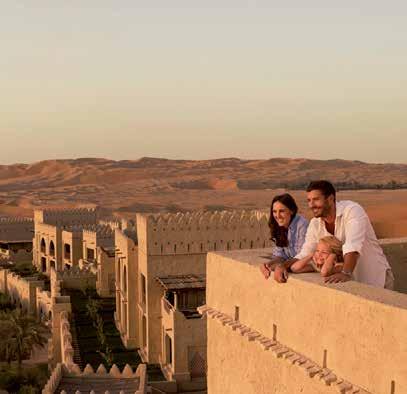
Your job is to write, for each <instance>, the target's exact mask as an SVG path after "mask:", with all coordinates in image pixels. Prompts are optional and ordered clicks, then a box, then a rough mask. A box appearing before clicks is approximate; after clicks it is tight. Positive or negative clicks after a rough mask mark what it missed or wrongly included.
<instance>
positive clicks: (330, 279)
mask: <svg viewBox="0 0 407 394" xmlns="http://www.w3.org/2000/svg"><path fill="white" fill-rule="evenodd" d="M358 258H359V253H358V252H349V253H346V254H345V256H343V261H344V263H343V268H342V272H338V273H336V274H332V275H330V276H327V277H326V279H325V282H326V283H339V282H347V281H348V280H351V279H352V272H353V270H354V269H355V267H356V264H357V262H358Z"/></svg>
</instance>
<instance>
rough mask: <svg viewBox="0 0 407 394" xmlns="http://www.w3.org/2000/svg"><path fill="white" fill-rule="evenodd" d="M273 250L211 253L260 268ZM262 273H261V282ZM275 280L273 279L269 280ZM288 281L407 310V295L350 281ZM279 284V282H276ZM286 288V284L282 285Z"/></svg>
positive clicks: (308, 276) (308, 277)
mask: <svg viewBox="0 0 407 394" xmlns="http://www.w3.org/2000/svg"><path fill="white" fill-rule="evenodd" d="M271 252H272V248H265V249H249V250H248V249H246V250H233V251H222V252H210V253H208V254H214V255H218V256H222V257H223V258H225V259H228V260H233V261H234V262H236V263H237V264H247V265H251V266H258V265H260V264H262V263H266V262H268V261H269V259H270V257H271ZM260 275H261V273H260V272H259V280H261V279H262V278H261V277H260ZM268 280H270V281H273V282H274V280H273V279H272V278H270V279H268ZM288 281H293V282H297V281H298V282H300V283H302V284H303V283H307V284H309V285H312V286H313V285H317V286H321V287H324V288H326V289H327V290H328V291H341V292H345V293H348V294H352V295H353V296H355V297H361V298H365V299H367V300H370V301H373V302H380V303H382V304H387V305H389V306H393V307H396V308H401V309H407V294H403V293H399V292H396V291H391V290H387V289H381V288H377V287H372V286H369V285H366V284H364V283H360V282H356V281H349V282H345V283H336V284H326V283H324V280H323V278H322V277H321V276H320V274H319V273H317V272H313V273H305V274H292V273H291V274H289V278H288ZM274 283H276V284H277V282H274ZM281 286H284V284H281Z"/></svg>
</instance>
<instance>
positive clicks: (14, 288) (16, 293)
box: [0, 268, 44, 315]
mask: <svg viewBox="0 0 407 394" xmlns="http://www.w3.org/2000/svg"><path fill="white" fill-rule="evenodd" d="M43 288H44V282H43V281H38V280H36V279H35V278H22V277H20V276H19V275H16V274H15V273H13V272H11V271H9V270H7V269H2V268H0V292H2V293H4V294H8V295H9V297H10V299H11V301H12V302H15V303H16V304H17V305H19V306H20V305H21V307H22V308H23V310H25V311H27V312H28V313H30V314H33V315H36V314H37V289H40V290H42V289H43Z"/></svg>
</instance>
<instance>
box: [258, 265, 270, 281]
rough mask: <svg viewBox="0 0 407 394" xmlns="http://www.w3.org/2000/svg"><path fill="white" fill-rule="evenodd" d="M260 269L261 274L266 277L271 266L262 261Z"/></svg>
mask: <svg viewBox="0 0 407 394" xmlns="http://www.w3.org/2000/svg"><path fill="white" fill-rule="evenodd" d="M260 271H261V273H262V274H263V276H264V277H265V278H266V279H268V278H269V277H270V274H271V268H270V267H269V263H263V264H261V265H260Z"/></svg>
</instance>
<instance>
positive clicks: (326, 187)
mask: <svg viewBox="0 0 407 394" xmlns="http://www.w3.org/2000/svg"><path fill="white" fill-rule="evenodd" d="M312 190H320V191H321V193H322V194H323V195H324V196H325V198H328V197H329V196H330V195H331V194H332V195H333V196H334V199H335V200H336V190H335V188H334V185H332V183H331V182H329V181H324V180H319V181H311V182H310V184H309V185H308V187H307V193H308V192H311V191H312Z"/></svg>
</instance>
